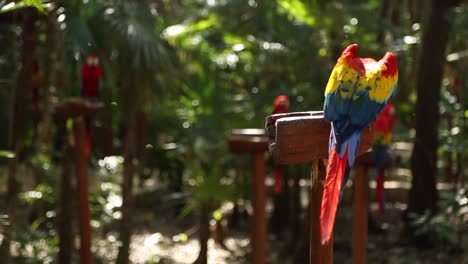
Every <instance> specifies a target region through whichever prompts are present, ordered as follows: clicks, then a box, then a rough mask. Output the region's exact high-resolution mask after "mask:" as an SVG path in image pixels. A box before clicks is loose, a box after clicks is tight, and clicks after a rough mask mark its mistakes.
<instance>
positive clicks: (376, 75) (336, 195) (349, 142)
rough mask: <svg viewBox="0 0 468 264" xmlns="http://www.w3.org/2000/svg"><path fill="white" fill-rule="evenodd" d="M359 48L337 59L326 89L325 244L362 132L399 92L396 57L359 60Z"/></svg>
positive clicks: (353, 47)
mask: <svg viewBox="0 0 468 264" xmlns="http://www.w3.org/2000/svg"><path fill="white" fill-rule="evenodd" d="M357 52H358V46H357V45H356V44H353V45H350V46H348V47H347V48H346V49H345V50H344V51H343V53H342V54H341V57H340V58H339V59H338V61H337V63H336V65H335V67H334V68H333V71H332V73H331V75H330V79H329V80H328V84H327V87H326V88H325V102H324V105H323V111H324V117H325V119H326V120H328V121H331V131H330V140H329V157H328V166H327V174H326V177H325V184H324V190H323V196H322V207H321V211H320V226H321V236H322V244H325V243H328V242H329V241H330V238H331V235H332V232H333V227H334V224H335V216H336V210H337V208H338V204H339V201H340V200H341V197H342V195H343V189H344V186H345V184H346V181H347V179H348V177H349V171H350V169H351V167H352V166H353V164H354V161H355V159H356V151H357V147H358V145H359V140H360V139H361V131H362V130H363V129H364V128H365V127H366V126H368V125H369V123H370V122H372V120H374V118H375V117H376V116H377V114H378V113H379V112H380V111H381V110H382V109H383V107H384V106H385V105H386V104H387V102H388V101H389V100H390V99H391V98H392V96H393V95H394V93H395V91H396V87H397V79H398V70H397V62H396V58H395V55H393V53H391V52H387V53H386V54H385V55H384V57H383V58H382V59H381V60H379V61H375V60H374V59H370V58H364V59H363V58H359V57H358V54H357Z"/></svg>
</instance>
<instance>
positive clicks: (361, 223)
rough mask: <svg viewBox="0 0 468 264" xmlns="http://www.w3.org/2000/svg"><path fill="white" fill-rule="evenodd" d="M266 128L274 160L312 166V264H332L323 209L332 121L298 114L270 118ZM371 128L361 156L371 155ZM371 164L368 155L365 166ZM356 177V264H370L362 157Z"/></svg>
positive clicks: (364, 137) (315, 114) (312, 114)
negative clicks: (324, 233)
mask: <svg viewBox="0 0 468 264" xmlns="http://www.w3.org/2000/svg"><path fill="white" fill-rule="evenodd" d="M265 129H266V132H267V135H268V148H269V150H270V153H271V154H272V156H273V158H274V159H275V161H276V162H277V163H280V164H294V163H309V162H311V163H312V166H311V176H312V179H311V180H312V189H311V197H310V202H311V206H310V210H311V222H310V230H311V235H310V262H309V263H311V264H316V263H317V264H318V263H319V264H331V263H333V237H332V238H331V241H330V243H327V244H325V245H323V244H321V242H320V241H321V239H320V232H321V231H320V224H319V223H320V210H321V208H320V207H321V202H322V192H323V182H324V179H325V174H326V169H325V166H326V164H325V162H324V160H325V159H327V158H328V140H329V137H330V129H331V127H330V122H328V121H326V120H325V119H324V117H323V112H322V111H314V112H295V113H287V114H276V115H271V116H268V117H267V119H266V125H265ZM372 137H373V135H372V128H371V126H369V127H368V128H366V129H365V130H364V131H363V133H362V137H361V142H360V145H359V148H358V156H360V155H362V154H365V153H369V152H368V151H367V150H368V149H369V148H370V147H371V145H372ZM370 162H372V155H370V154H367V156H366V158H365V159H364V161H363V163H364V164H368V163H370ZM355 167H356V168H357V173H356V174H357V175H356V183H357V184H355V191H356V193H357V195H355V201H354V222H353V263H362V264H365V263H367V251H366V250H367V203H368V197H367V192H368V191H367V188H368V187H367V173H366V170H365V169H364V168H363V165H362V163H361V160H360V158H358V160H357V162H356V166H355Z"/></svg>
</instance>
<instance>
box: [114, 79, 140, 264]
mask: <svg viewBox="0 0 468 264" xmlns="http://www.w3.org/2000/svg"><path fill="white" fill-rule="evenodd" d="M131 84H132V85H134V84H135V82H134V81H133V82H131ZM137 90H138V89H127V94H126V98H127V101H126V106H127V107H126V108H127V118H126V120H127V122H128V123H127V124H126V132H125V147H124V158H125V160H124V164H123V181H122V219H121V223H120V242H121V243H122V245H121V246H120V248H119V254H118V256H117V262H116V263H117V264H128V263H129V257H130V242H131V234H132V216H133V200H134V199H133V198H134V197H133V193H132V191H133V176H134V174H135V173H136V172H137V171H138V155H137V147H136V146H137V122H136V121H137V108H138V94H137Z"/></svg>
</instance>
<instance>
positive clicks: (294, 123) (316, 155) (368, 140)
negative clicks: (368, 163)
mask: <svg viewBox="0 0 468 264" xmlns="http://www.w3.org/2000/svg"><path fill="white" fill-rule="evenodd" d="M265 128H266V131H267V135H268V148H269V150H270V152H271V153H272V156H273V158H274V159H275V161H276V162H277V163H280V164H295V163H303V162H310V161H312V160H317V159H326V158H327V157H328V139H329V136H330V128H331V127H330V122H328V121H326V120H325V119H324V118H323V112H322V111H313V112H294V113H287V114H277V115H271V116H268V117H267V118H266V125H265ZM372 137H373V134H372V128H371V126H369V127H368V128H367V129H365V130H364V131H363V133H362V138H361V143H360V145H359V148H358V153H359V154H361V153H365V152H366V151H367V150H368V149H369V148H370V146H371V145H372Z"/></svg>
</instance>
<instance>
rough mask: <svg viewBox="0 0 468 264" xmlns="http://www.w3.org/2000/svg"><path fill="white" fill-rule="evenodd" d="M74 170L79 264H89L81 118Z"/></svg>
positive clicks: (77, 135) (86, 171)
mask: <svg viewBox="0 0 468 264" xmlns="http://www.w3.org/2000/svg"><path fill="white" fill-rule="evenodd" d="M74 132H75V162H76V165H75V170H76V183H77V184H76V185H77V189H78V190H77V191H78V211H79V214H78V220H79V221H78V223H79V227H80V263H81V264H91V262H92V255H91V226H90V222H91V213H90V210H89V201H88V159H87V156H86V152H85V145H86V125H85V121H84V120H83V118H82V117H77V118H75V124H74Z"/></svg>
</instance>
